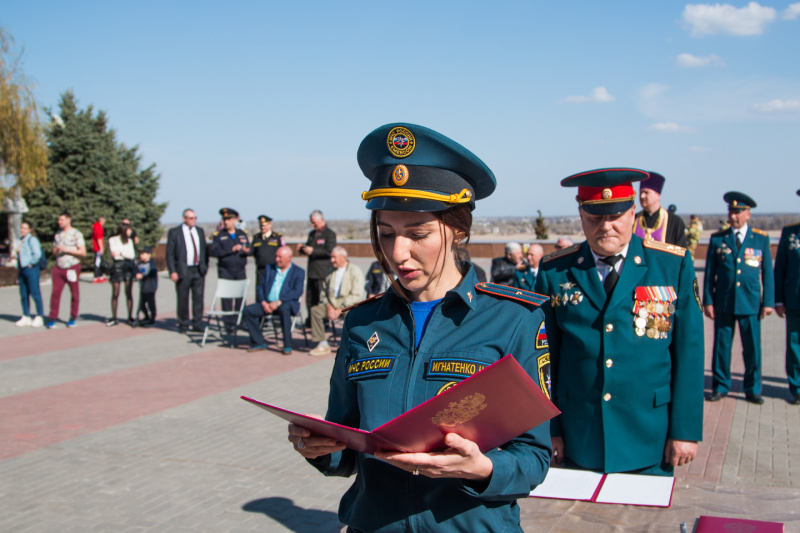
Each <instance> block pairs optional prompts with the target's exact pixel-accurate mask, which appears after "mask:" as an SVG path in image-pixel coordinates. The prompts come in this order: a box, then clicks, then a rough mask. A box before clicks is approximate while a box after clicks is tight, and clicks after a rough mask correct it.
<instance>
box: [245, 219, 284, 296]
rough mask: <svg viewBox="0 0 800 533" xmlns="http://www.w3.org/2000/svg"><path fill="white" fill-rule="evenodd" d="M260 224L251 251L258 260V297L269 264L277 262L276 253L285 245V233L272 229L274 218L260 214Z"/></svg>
mask: <svg viewBox="0 0 800 533" xmlns="http://www.w3.org/2000/svg"><path fill="white" fill-rule="evenodd" d="M258 226H259V228H260V229H261V231H260V232H258V233H257V234H255V235H254V236H253V247H252V251H251V252H250V253H252V254H253V257H254V258H255V260H256V283H255V285H256V298H258V286H259V285H260V284H261V283H263V282H264V273H265V272H266V271H267V265H274V264H275V253H276V252H277V251H278V248H280V247H281V246H285V245H286V243H285V242H284V240H283V235H282V234H280V233H278V232H277V231H272V219H271V218H270V217H268V216H267V215H259V216H258Z"/></svg>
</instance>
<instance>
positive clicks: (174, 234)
mask: <svg viewBox="0 0 800 533" xmlns="http://www.w3.org/2000/svg"><path fill="white" fill-rule="evenodd" d="M196 224H197V215H195V212H194V211H193V210H191V209H186V210H184V211H183V224H181V225H180V226H177V227H174V228H172V229H171V230H169V232H168V233H167V269H168V270H169V279H171V280H172V281H174V282H175V291H176V292H177V295H178V328H179V330H180V332H181V333H186V332H187V331H188V330H189V326H190V323H189V295H190V294H191V296H192V321H191V327H192V330H194V331H198V332H199V331H203V325H202V324H203V291H204V289H205V283H206V277H205V276H206V272H208V253H207V252H206V236H205V234H204V233H203V229H202V228H198V227H197V226H196Z"/></svg>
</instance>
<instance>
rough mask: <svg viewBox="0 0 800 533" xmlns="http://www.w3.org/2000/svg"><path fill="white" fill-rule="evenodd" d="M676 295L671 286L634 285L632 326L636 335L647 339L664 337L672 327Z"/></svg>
mask: <svg viewBox="0 0 800 533" xmlns="http://www.w3.org/2000/svg"><path fill="white" fill-rule="evenodd" d="M677 299H678V295H677V294H676V293H675V289H673V288H672V287H636V301H635V302H634V304H633V315H634V316H633V326H634V331H635V332H636V335H638V336H639V337H643V336H645V335H647V338H648V339H666V338H667V332H668V331H670V330H671V329H672V320H671V319H670V317H671V316H672V315H673V314H675V304H674V302H675V300H677Z"/></svg>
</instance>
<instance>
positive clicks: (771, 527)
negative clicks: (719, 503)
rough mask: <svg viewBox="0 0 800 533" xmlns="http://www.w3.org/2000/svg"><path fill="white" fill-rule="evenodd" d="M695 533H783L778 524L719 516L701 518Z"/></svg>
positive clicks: (780, 525) (781, 527)
mask: <svg viewBox="0 0 800 533" xmlns="http://www.w3.org/2000/svg"><path fill="white" fill-rule="evenodd" d="M695 531H697V533H731V532H734V531H746V532H747V533H783V524H781V523H780V522H763V521H761V520H744V519H742V518H725V517H721V516H701V517H700V520H698V521H697V529H696V530H695Z"/></svg>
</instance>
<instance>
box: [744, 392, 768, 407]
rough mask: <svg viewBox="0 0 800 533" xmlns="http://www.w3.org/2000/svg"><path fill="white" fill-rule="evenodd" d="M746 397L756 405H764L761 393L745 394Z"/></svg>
mask: <svg viewBox="0 0 800 533" xmlns="http://www.w3.org/2000/svg"><path fill="white" fill-rule="evenodd" d="M745 398H747V401H748V402H750V403H754V404H756V405H763V403H764V398H762V397H761V395H760V394H745Z"/></svg>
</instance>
